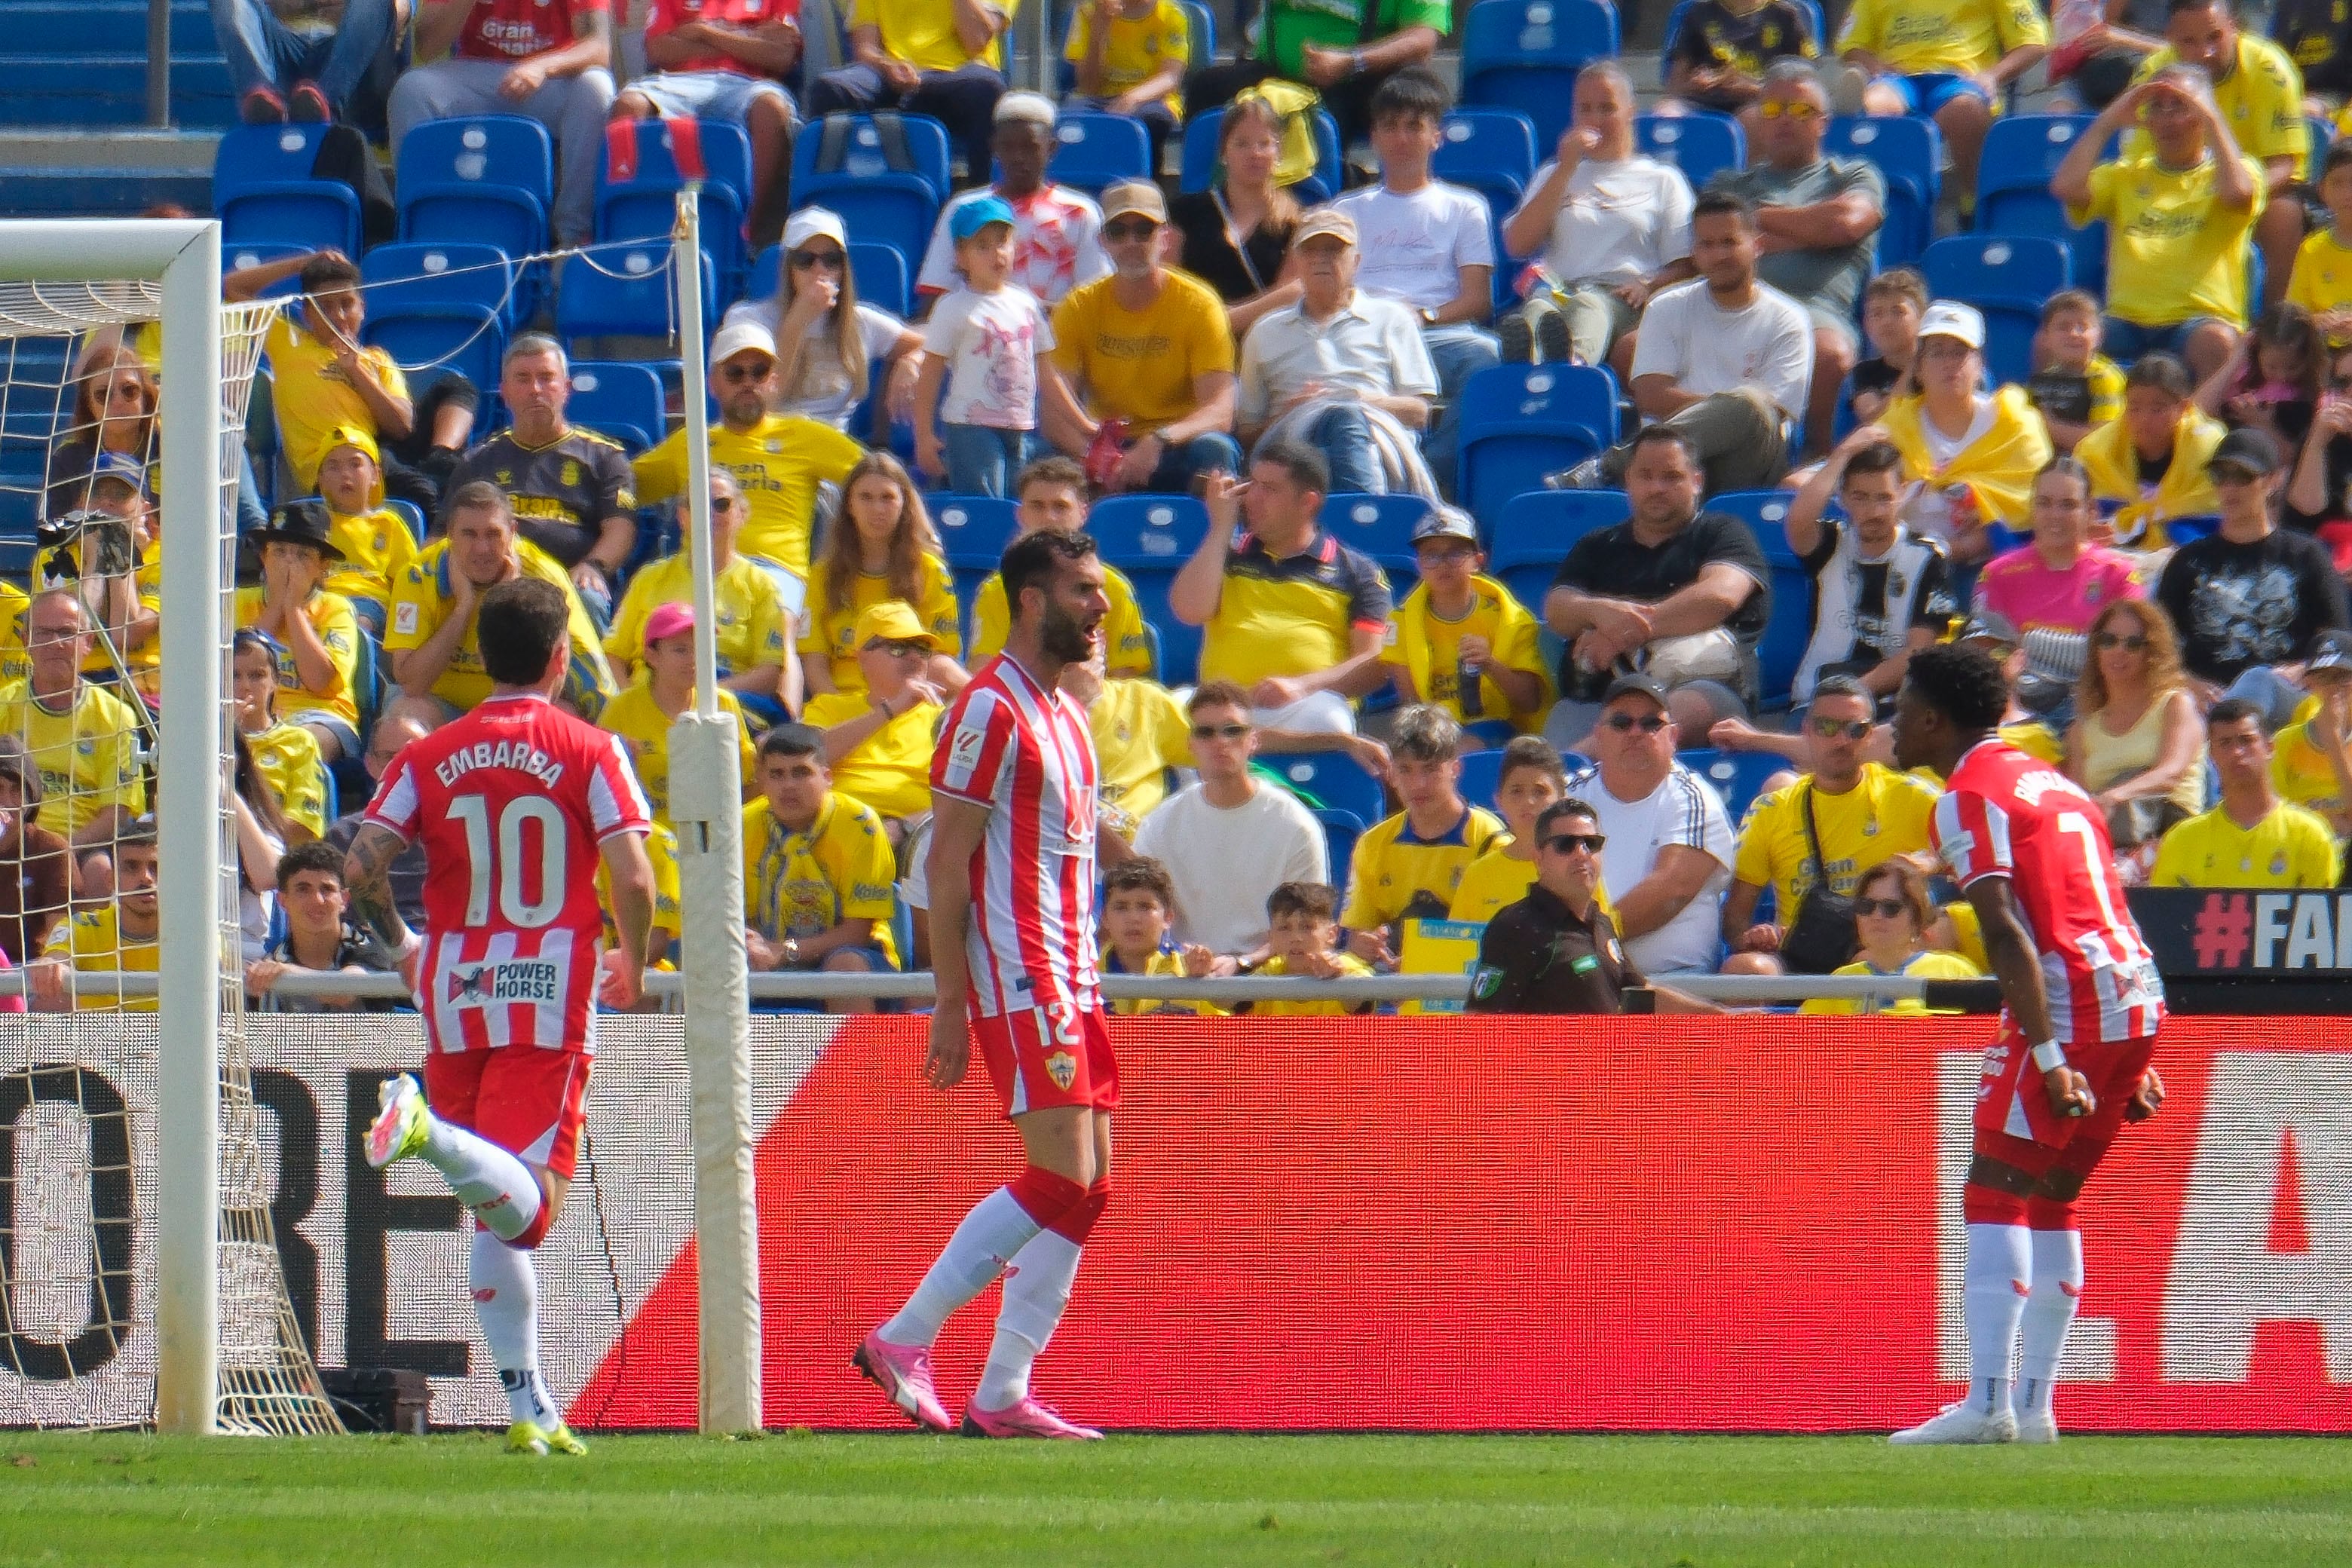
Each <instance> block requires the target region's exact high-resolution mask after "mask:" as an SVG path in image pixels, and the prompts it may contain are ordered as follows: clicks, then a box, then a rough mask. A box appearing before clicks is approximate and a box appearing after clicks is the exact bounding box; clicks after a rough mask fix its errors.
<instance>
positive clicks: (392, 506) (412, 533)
mask: <svg viewBox="0 0 2352 1568" xmlns="http://www.w3.org/2000/svg"><path fill="white" fill-rule="evenodd" d="M383 504H384V506H385V507H386V508H387V509H389V510H391V511H392V512H393V513H394V515H396V516H397V517H398V518H399V519H400V521H403V522H404V523H406V524H408V533H409V537H410V538H412V539H414V540H415V542H417V543H418V544H423V543H424V542H425V513H424V512H423V511H421V510H418V508H417V505H416V503H415V501H413V500H401V499H400V498H399V497H398V496H392V497H389V498H387V499H386V500H385V501H384V503H383Z"/></svg>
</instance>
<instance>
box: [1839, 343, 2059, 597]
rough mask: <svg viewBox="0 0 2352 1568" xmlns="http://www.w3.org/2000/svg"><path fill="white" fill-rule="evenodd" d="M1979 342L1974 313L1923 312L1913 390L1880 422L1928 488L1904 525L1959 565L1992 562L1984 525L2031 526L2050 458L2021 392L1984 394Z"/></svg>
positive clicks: (2045, 436)
mask: <svg viewBox="0 0 2352 1568" xmlns="http://www.w3.org/2000/svg"><path fill="white" fill-rule="evenodd" d="M1984 342H1985V324H1984V316H1983V315H1982V314H1981V313H1980V312H1979V311H1978V310H1977V309H1976V308H1975V307H1974V306H1971V305H1962V304H1957V303H1955V302H1954V301H1952V300H1937V301H1936V302H1935V303H1934V304H1931V305H1929V306H1928V307H1927V314H1926V315H1924V316H1922V317H1920V318H1919V350H1918V357H1917V359H1916V361H1914V363H1913V364H1912V366H1911V375H1912V380H1913V382H1914V384H1916V386H1917V387H1918V390H1917V391H1916V392H1914V393H1910V394H1907V395H1903V396H1898V397H1896V398H1895V401H1894V402H1892V403H1890V404H1888V405H1886V411H1885V413H1884V414H1881V415H1880V416H1878V423H1879V424H1880V426H1883V427H1884V428H1885V431H1886V438H1887V439H1888V440H1889V441H1892V442H1893V443H1894V444H1895V450H1896V451H1898V452H1901V453H1902V454H1903V464H1904V468H1905V469H1906V471H1907V472H1909V473H1910V475H1911V476H1912V477H1913V478H1914V479H1924V480H1926V481H1927V482H1926V483H1925V484H1924V485H1923V486H1922V487H1921V489H1920V490H1919V493H1918V495H1917V496H1916V498H1914V499H1913V500H1912V502H1911V505H1910V508H1909V509H1908V514H1907V516H1906V519H1905V521H1907V522H1909V523H1910V524H1911V525H1912V526H1913V527H1914V528H1916V529H1917V530H1918V531H1920V532H1921V533H1922V534H1925V535H1926V536H1927V537H1929V538H1933V539H1937V540H1940V541H1942V542H1943V543H1944V545H1945V547H1946V548H1947V549H1948V551H1949V552H1950V553H1951V558H1952V560H1953V561H1954V562H1955V563H1962V564H1965V563H1974V562H1981V561H1983V560H1985V559H1986V558H1987V557H1989V556H1990V554H1991V553H1992V540H1991V535H1990V534H1988V533H1986V532H1985V531H1984V525H1985V524H1986V523H1988V522H1998V523H2001V524H2003V525H2004V526H2006V527H2009V528H2014V529H2018V530H2020V531H2022V530H2023V529H2025V528H2027V527H2030V526H2031V524H2030V522H2029V521H2028V513H2029V512H2030V511H2031V510H2032V491H2033V478H2034V476H2035V475H2036V474H2039V473H2040V472H2041V471H2042V469H2043V468H2047V467H2048V466H2049V464H2050V459H2051V458H2052V456H2053V455H2054V454H2055V452H2056V450H2057V448H2056V447H2053V446H2052V445H2051V443H2050V427H2049V426H2047V425H2045V424H2043V423H2042V413H2041V410H2039V409H2037V408H2035V407H2034V406H2033V399H2032V397H2031V396H2030V395H2028V394H2027V393H2026V390H2025V388H2023V387H2022V386H2019V385H2016V384H2013V383H2012V384H2009V385H2006V386H2003V387H2001V388H2000V390H1999V391H1997V392H1992V393H1987V392H1986V391H1984V390H1983V388H1984V375H1985V369H1984Z"/></svg>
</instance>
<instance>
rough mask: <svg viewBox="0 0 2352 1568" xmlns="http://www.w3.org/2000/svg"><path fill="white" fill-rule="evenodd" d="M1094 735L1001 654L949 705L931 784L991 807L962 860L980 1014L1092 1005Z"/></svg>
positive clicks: (1073, 708) (1074, 709)
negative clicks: (967, 862) (983, 829)
mask: <svg viewBox="0 0 2352 1568" xmlns="http://www.w3.org/2000/svg"><path fill="white" fill-rule="evenodd" d="M1095 784H1096V769H1095V742H1094V736H1093V734H1092V732H1091V731H1088V730H1087V715H1086V710H1084V709H1082V708H1080V707H1079V706H1078V705H1077V703H1076V702H1075V701H1073V700H1071V699H1070V698H1068V697H1067V696H1066V695H1064V694H1063V693H1062V692H1060V691H1047V690H1045V689H1042V688H1040V687H1039V686H1038V684H1037V682H1036V680H1035V679H1034V678H1033V677H1032V676H1031V675H1030V674H1029V672H1028V671H1027V670H1025V669H1024V668H1021V666H1020V664H1019V663H1018V662H1017V661H1015V660H1013V659H1011V658H1003V657H1000V658H996V659H994V660H992V662H991V663H989V664H988V666H987V667H986V668H983V669H982V670H981V672H980V673H979V675H977V676H976V677H974V678H973V679H972V682H971V685H970V686H967V687H965V688H964V689H963V694H962V695H961V696H960V697H958V698H957V699H956V701H955V705H954V706H953V707H952V708H950V710H948V721H947V729H946V731H945V734H944V737H943V739H942V740H941V742H940V746H939V748H938V749H937V750H936V751H935V752H933V753H932V756H931V788H932V789H933V790H935V791H937V792H938V793H940V794H941V795H952V796H954V797H955V798H956V799H958V800H967V801H970V802H971V803H972V804H973V805H984V806H986V807H988V808H989V816H988V833H987V835H986V837H983V838H982V840H981V846H980V848H979V849H978V850H976V851H975V852H974V853H973V855H972V860H971V905H972V910H971V925H970V927H969V928H968V930H969V935H968V937H967V938H966V941H965V944H964V945H965V951H966V952H967V954H968V955H969V957H970V961H971V986H972V999H973V1000H972V1005H973V1008H974V1010H975V1011H976V1012H977V1013H978V1015H979V1016H981V1017H983V1018H993V1017H997V1016H1000V1015H1003V1014H1006V1013H1019V1012H1025V1011H1027V1010H1028V1009H1030V1008H1033V1007H1039V1008H1045V1009H1046V1010H1047V1011H1048V1012H1051V1013H1055V1015H1056V1016H1067V1015H1064V1014H1062V1013H1061V1012H1060V1009H1062V1008H1071V1009H1075V1011H1076V1013H1081V1014H1083V1013H1089V1012H1094V1011H1096V1010H1097V1009H1098V1008H1099V1007H1100V1006H1101V1005H1102V1004H1101V999H1100V996H1099V994H1098V991H1097V986H1098V984H1099V982H1098V979H1097V974H1096V973H1095Z"/></svg>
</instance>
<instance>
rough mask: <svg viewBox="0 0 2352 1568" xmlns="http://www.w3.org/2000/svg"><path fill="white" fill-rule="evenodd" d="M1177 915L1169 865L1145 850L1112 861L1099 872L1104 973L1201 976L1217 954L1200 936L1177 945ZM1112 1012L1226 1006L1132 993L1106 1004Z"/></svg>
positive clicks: (1207, 1012)
mask: <svg viewBox="0 0 2352 1568" xmlns="http://www.w3.org/2000/svg"><path fill="white" fill-rule="evenodd" d="M1175 918H1176V883H1175V880H1174V879H1172V878H1171V877H1170V876H1169V875H1168V868H1167V867H1165V866H1163V865H1161V864H1160V862H1159V861H1158V860H1155V859H1153V858H1151V857H1150V856H1149V855H1139V856H1137V857H1136V858H1134V859H1132V860H1126V861H1122V862H1120V863H1119V864H1118V865H1116V866H1113V867H1112V868H1110V869H1109V870H1108V872H1106V873H1105V874H1104V876H1103V913H1102V932H1103V935H1102V972H1103V973H1105V974H1181V975H1187V976H1190V977H1191V978H1192V979H1195V980H1197V979H1199V978H1200V977H1201V976H1202V975H1203V974H1206V973H1209V972H1210V971H1211V970H1212V969H1213V967H1214V966H1215V964H1216V961H1217V955H1216V954H1215V953H1213V952H1210V951H1209V950H1208V949H1207V948H1205V947H1202V945H1201V944H1200V943H1198V942H1193V943H1192V944H1190V945H1188V946H1184V947H1179V946H1177V945H1176V942H1175V940H1174V939H1173V938H1172V937H1171V936H1170V935H1169V934H1168V932H1169V928H1170V926H1171V923H1172V922H1173V921H1174V920H1175ZM1110 1010H1111V1011H1112V1012H1114V1013H1118V1014H1121V1015H1127V1016H1132V1015H1134V1014H1138V1013H1188V1014H1192V1015H1194V1016H1200V1017H1223V1016H1224V1012H1225V1010H1224V1009H1223V1008H1222V1007H1219V1006H1215V1005H1212V1004H1210V1003H1206V1002H1145V1001H1139V1000H1135V999H1133V998H1130V999H1129V1000H1127V1001H1123V1002H1114V1003H1112V1004H1111V1005H1110Z"/></svg>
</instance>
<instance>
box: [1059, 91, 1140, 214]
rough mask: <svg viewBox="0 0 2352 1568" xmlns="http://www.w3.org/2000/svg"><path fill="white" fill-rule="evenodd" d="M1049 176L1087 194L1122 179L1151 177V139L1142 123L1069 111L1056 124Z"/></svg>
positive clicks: (1118, 116) (1096, 112)
mask: <svg viewBox="0 0 2352 1568" xmlns="http://www.w3.org/2000/svg"><path fill="white" fill-rule="evenodd" d="M1054 142H1055V146H1054V157H1053V161H1052V162H1051V163H1048V164H1047V165H1046V168H1045V173H1046V174H1047V176H1048V177H1049V178H1051V179H1053V180H1055V182H1057V183H1058V184H1065V185H1076V187H1077V188H1078V189H1080V190H1082V191H1084V192H1086V193H1087V195H1101V194H1102V192H1103V189H1104V187H1106V186H1108V185H1115V184H1118V182H1119V181H1121V180H1147V179H1150V177H1151V174H1152V168H1151V138H1150V135H1148V134H1147V133H1146V132H1145V131H1144V129H1143V122H1142V121H1139V120H1129V118H1128V117H1127V116H1126V115H1124V114H1105V113H1102V112H1100V111H1099V110H1090V109H1066V110H1062V115H1061V118H1060V119H1059V120H1057V121H1055V123H1054Z"/></svg>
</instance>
